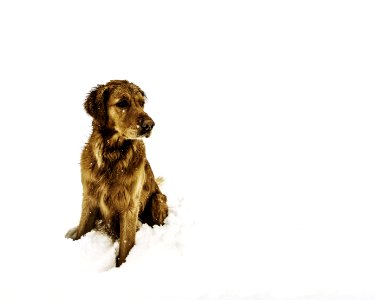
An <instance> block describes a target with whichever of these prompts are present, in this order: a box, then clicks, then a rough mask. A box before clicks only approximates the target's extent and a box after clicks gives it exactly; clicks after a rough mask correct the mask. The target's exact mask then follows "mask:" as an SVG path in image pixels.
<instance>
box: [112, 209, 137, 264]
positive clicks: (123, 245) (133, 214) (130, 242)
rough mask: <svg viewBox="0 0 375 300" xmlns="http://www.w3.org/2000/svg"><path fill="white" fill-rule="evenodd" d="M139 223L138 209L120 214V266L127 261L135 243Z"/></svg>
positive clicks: (118, 262)
mask: <svg viewBox="0 0 375 300" xmlns="http://www.w3.org/2000/svg"><path fill="white" fill-rule="evenodd" d="M137 224H138V210H137V209H130V210H127V211H126V212H124V213H121V216H120V240H119V255H118V257H117V261H116V266H117V267H119V266H120V265H121V264H122V263H123V262H125V259H126V257H127V256H128V254H129V252H130V250H131V248H133V246H134V244H135V233H136V231H137Z"/></svg>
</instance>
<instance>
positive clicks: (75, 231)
mask: <svg viewBox="0 0 375 300" xmlns="http://www.w3.org/2000/svg"><path fill="white" fill-rule="evenodd" d="M65 238H67V239H72V240H74V241H75V240H77V239H78V226H76V227H74V228H72V229H70V230H68V232H67V233H66V234H65Z"/></svg>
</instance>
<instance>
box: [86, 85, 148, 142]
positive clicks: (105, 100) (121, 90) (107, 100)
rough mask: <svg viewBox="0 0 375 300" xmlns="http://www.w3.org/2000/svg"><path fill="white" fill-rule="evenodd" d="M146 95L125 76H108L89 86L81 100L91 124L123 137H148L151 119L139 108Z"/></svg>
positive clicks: (142, 105) (141, 107) (143, 102)
mask: <svg viewBox="0 0 375 300" xmlns="http://www.w3.org/2000/svg"><path fill="white" fill-rule="evenodd" d="M145 100H146V96H145V93H144V92H143V91H142V90H141V89H140V88H139V87H138V86H137V85H135V84H133V83H131V82H128V81H127V80H111V81H109V82H108V83H106V84H105V85H98V86H96V87H95V88H93V89H92V90H91V92H90V93H89V95H88V96H87V98H86V101H85V104H84V106H85V109H86V111H87V113H88V114H89V115H90V116H92V117H93V119H94V124H95V125H96V126H98V127H99V128H102V129H109V130H111V131H114V132H116V133H118V134H119V135H120V136H121V137H123V138H125V139H137V138H142V137H149V136H150V135H151V130H152V128H153V127H154V125H155V123H154V121H153V120H152V119H151V118H150V117H149V116H148V114H146V113H145V112H144V110H143V108H144V104H145Z"/></svg>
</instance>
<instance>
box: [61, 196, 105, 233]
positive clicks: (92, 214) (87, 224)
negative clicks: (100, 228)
mask: <svg viewBox="0 0 375 300" xmlns="http://www.w3.org/2000/svg"><path fill="white" fill-rule="evenodd" d="M98 211H99V210H98V208H95V207H92V206H91V205H90V201H89V200H88V199H87V198H86V197H84V199H83V202H82V212H81V219H80V221H79V225H78V226H77V227H75V228H72V229H70V230H69V231H68V232H67V233H66V235H65V237H66V238H71V239H73V240H78V239H80V238H81V237H82V236H83V235H85V234H86V233H88V232H89V231H91V230H92V229H93V228H94V225H95V220H96V219H97V214H98Z"/></svg>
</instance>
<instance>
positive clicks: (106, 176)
mask: <svg viewBox="0 0 375 300" xmlns="http://www.w3.org/2000/svg"><path fill="white" fill-rule="evenodd" d="M144 165H145V160H140V159H135V160H133V161H126V160H122V161H118V162H117V163H116V164H112V165H111V166H108V168H107V169H101V170H99V169H98V170H96V172H95V170H91V171H92V172H94V173H96V174H95V176H94V177H96V178H95V180H94V183H93V184H94V191H95V192H94V195H93V196H94V197H95V198H96V199H97V201H98V206H99V208H100V210H101V212H102V214H103V216H104V217H106V218H107V217H108V218H110V217H111V216H112V215H113V213H115V212H116V211H117V212H118V211H126V210H132V209H136V208H137V207H138V206H139V199H140V195H141V193H142V189H143V185H144V181H145V170H144V169H145V168H144Z"/></svg>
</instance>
